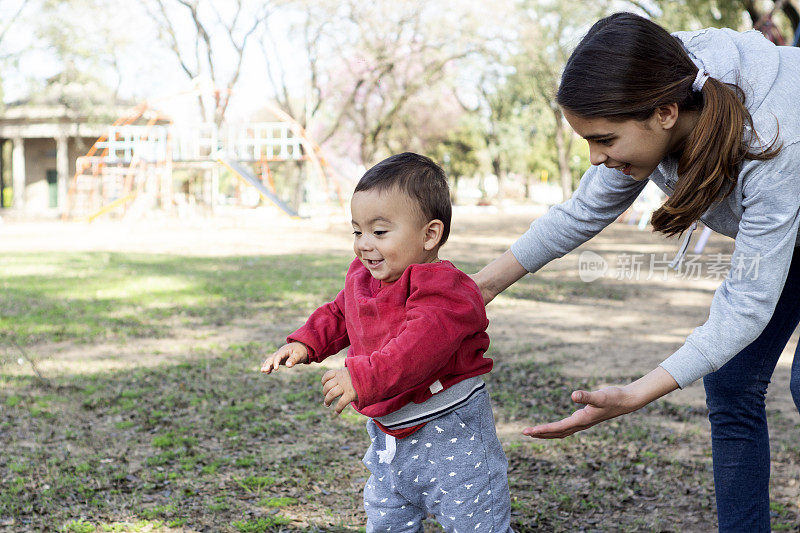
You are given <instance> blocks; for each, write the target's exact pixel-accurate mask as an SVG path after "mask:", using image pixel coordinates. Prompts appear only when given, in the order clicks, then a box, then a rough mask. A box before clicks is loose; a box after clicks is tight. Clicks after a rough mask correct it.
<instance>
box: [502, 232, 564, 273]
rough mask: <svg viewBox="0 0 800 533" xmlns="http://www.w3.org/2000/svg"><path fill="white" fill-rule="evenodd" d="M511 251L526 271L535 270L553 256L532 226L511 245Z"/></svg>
mask: <svg viewBox="0 0 800 533" xmlns="http://www.w3.org/2000/svg"><path fill="white" fill-rule="evenodd" d="M511 253H512V254H514V258H515V259H516V260H517V261H519V264H520V265H522V266H523V267H524V268H525V270H527V271H528V272H536V271H537V270H539V269H540V268H542V267H543V266H544V265H546V264H547V263H548V262H549V261H550V260H552V259H553V258H554V256H553V255H552V254H550V253H549V252H548V250H547V248H546V247H545V245H544V243H543V242H542V240H541V239H540V238H539V237H538V236H537V235H536V231H535V230H533V229H532V228H531V229H529V230H528V231H526V232H525V233H523V234H522V236H521V237H520V238H519V239H517V240H516V241H515V242H514V243H513V244H512V245H511Z"/></svg>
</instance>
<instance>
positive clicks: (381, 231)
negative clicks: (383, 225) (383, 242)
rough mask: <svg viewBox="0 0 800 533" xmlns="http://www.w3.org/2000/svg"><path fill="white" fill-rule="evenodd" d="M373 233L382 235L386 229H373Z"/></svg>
mask: <svg viewBox="0 0 800 533" xmlns="http://www.w3.org/2000/svg"><path fill="white" fill-rule="evenodd" d="M372 233H374V234H375V235H377V236H379V237H380V236H381V235H383V234H384V233H386V230H377V231H373V232H372Z"/></svg>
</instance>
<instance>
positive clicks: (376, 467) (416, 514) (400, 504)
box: [364, 389, 513, 533]
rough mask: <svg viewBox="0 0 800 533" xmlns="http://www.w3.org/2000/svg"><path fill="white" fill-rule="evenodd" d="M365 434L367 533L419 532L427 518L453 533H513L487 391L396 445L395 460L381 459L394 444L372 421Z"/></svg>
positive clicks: (502, 461) (504, 463)
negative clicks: (367, 472) (428, 515)
mask: <svg viewBox="0 0 800 533" xmlns="http://www.w3.org/2000/svg"><path fill="white" fill-rule="evenodd" d="M367 431H369V435H370V438H371V439H372V444H371V445H370V447H369V449H368V450H367V453H366V455H365V456H364V464H365V465H366V466H367V468H368V469H369V470H370V472H371V473H372V475H371V476H370V478H369V479H368V480H367V484H366V486H365V487H364V508H365V510H366V511H367V533H372V532H377V531H391V532H392V533H397V532H408V533H410V532H418V531H421V530H422V527H421V526H422V521H423V520H424V519H425V517H426V516H427V514H428V513H432V514H433V515H434V516H435V517H436V519H437V520H438V521H439V523H440V524H441V525H442V526H443V527H444V529H445V531H448V532H452V533H489V532H493V533H506V532H508V531H513V530H512V529H511V527H510V525H509V524H510V521H511V506H510V498H509V493H508V479H507V477H506V469H507V467H508V461H507V459H506V456H505V453H503V448H502V446H501V445H500V441H499V440H498V439H497V433H496V432H495V427H494V417H493V416H492V408H491V406H490V405H489V395H488V393H487V392H486V390H485V389H484V390H481V391H480V392H478V393H477V394H475V395H474V396H473V397H472V398H471V399H470V400H469V401H468V402H467V403H466V404H465V405H463V406H462V407H460V408H458V409H456V410H455V411H452V412H450V413H448V414H446V415H444V416H441V417H439V418H436V419H434V420H431V421H430V422H428V423H427V424H425V426H424V427H423V428H422V429H420V430H419V431H417V432H415V433H414V434H412V435H409V436H408V437H406V438H404V439H395V446H394V448H395V449H394V453H393V457H390V456H391V455H392V454H389V456H387V454H386V452H385V450H386V449H387V440H392V439H393V437H389V436H388V435H386V434H385V433H383V432H382V431H381V430H380V429H378V427H377V426H376V425H375V422H373V421H372V420H371V419H370V420H369V422H367ZM387 437H388V439H387ZM391 444H392V443H389V446H388V448H393V446H392V445H391ZM378 452H381V454H380V456H379V453H378ZM381 456H382V457H381ZM387 459H389V461H390V462H389V463H387V462H385V461H386V460H387Z"/></svg>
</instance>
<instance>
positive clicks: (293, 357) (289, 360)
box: [261, 342, 308, 374]
mask: <svg viewBox="0 0 800 533" xmlns="http://www.w3.org/2000/svg"><path fill="white" fill-rule="evenodd" d="M297 363H308V348H306V346H305V344H303V343H301V342H290V343H289V344H284V345H283V346H281V347H280V348H279V349H278V351H277V352H275V353H274V354H272V355H270V356H269V357H267V359H266V360H265V361H264V364H263V365H261V371H262V372H263V373H265V374H269V373H271V372H272V371H273V370H274V371H277V370H278V367H279V366H280V365H282V364H285V365H286V367H287V368H291V367H293V366H294V365H296V364H297Z"/></svg>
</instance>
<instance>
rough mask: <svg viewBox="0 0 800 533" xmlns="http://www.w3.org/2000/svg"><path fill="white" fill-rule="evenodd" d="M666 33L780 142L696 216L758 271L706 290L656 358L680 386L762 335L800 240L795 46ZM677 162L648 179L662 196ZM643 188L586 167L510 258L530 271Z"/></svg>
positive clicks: (755, 35)
mask: <svg viewBox="0 0 800 533" xmlns="http://www.w3.org/2000/svg"><path fill="white" fill-rule="evenodd" d="M674 36H675V37H677V38H678V39H680V40H681V42H682V43H683V45H684V47H685V48H686V50H687V51H688V52H689V55H690V56H691V57H692V60H693V61H694V62H695V64H697V65H698V66H699V67H700V68H705V69H706V71H708V73H709V74H710V75H711V77H712V78H715V79H718V80H721V81H723V82H726V83H735V84H736V85H738V86H739V87H741V88H742V89H743V90H744V92H745V104H746V105H747V107H748V109H749V110H750V113H751V115H752V117H753V125H754V127H755V130H756V134H757V135H756V137H754V138H755V139H756V141H757V139H759V138H760V139H761V140H762V142H763V143H764V144H768V143H769V142H770V141H771V140H772V139H773V138H774V137H775V135H776V133H779V137H778V139H779V140H778V142H779V143H780V144H781V145H782V147H783V148H782V150H781V153H780V155H778V156H777V157H776V158H774V159H771V160H768V161H751V160H748V161H745V163H744V164H743V165H742V168H741V171H740V173H739V177H738V182H737V185H736V188H735V189H734V190H733V192H732V193H731V194H730V195H729V196H728V197H727V198H725V199H724V200H723V201H721V202H719V203H717V204H714V205H713V206H712V207H711V208H710V209H709V210H708V211H707V212H706V213H705V214H704V215H703V216H702V217H701V221H702V222H703V223H704V224H705V225H707V226H708V227H710V228H711V229H713V230H715V231H717V232H719V233H722V234H723V235H727V236H728V237H731V238H734V239H735V250H734V253H733V256H732V258H731V265H740V264H748V265H751V266H752V265H753V263H754V261H755V264H756V266H757V272H751V273H750V274H749V275H744V276H743V275H736V276H734V275H731V274H732V273H733V272H734V269H733V268H732V269H731V272H729V274H728V276H727V277H726V279H725V280H724V281H723V283H722V284H721V285H720V287H719V288H718V289H717V291H716V292H715V293H714V298H713V301H712V303H711V309H710V311H709V315H708V320H707V321H706V323H705V324H703V325H702V326H700V327H698V328H696V329H695V330H694V331H693V332H692V333H691V335H689V337H688V338H687V339H686V342H685V344H684V345H683V346H682V347H681V348H679V349H678V350H677V351H676V352H675V353H673V354H672V355H671V356H669V357H668V358H667V359H666V360H665V361H664V362H662V363H661V366H662V367H663V368H664V369H665V370H666V371H667V372H669V374H670V375H671V376H672V377H673V378H675V380H676V381H677V382H678V385H679V386H680V387H681V388H683V387H685V386H686V385H689V384H690V383H692V382H694V381H695V380H697V379H699V378H700V377H702V376H704V375H705V374H708V373H709V372H713V371H715V370H717V369H719V368H720V367H721V366H722V365H724V364H725V363H726V362H727V361H729V360H730V359H731V358H732V357H733V356H735V355H736V354H737V353H739V352H740V351H741V350H742V349H744V348H745V347H746V346H747V345H748V344H750V343H751V342H753V341H754V340H755V339H756V338H757V337H758V336H759V335H760V334H761V332H762V331H763V330H764V328H765V327H766V325H767V322H769V320H770V318H771V317H772V313H773V311H774V310H775V306H776V304H777V302H778V298H779V296H780V294H781V291H782V289H783V285H784V283H785V281H786V275H787V272H788V270H789V264H790V262H791V259H792V255H793V253H794V249H795V247H796V246H798V245H800V236H799V235H798V227H799V226H800V142H798V141H800V48H793V47H778V46H775V45H773V44H772V43H771V42H769V41H768V40H767V39H765V38H764V37H763V36H762V35H761V33H759V32H757V31H754V30H753V31H748V32H744V33H739V32H736V31H733V30H729V29H714V28H709V29H704V30H699V31H693V32H679V33H675V34H674ZM778 128H779V129H778ZM756 141H754V144H756V145H757V142H756ZM677 166H678V162H677V160H675V159H673V158H667V159H665V160H664V161H662V162H661V164H660V165H659V166H658V168H657V169H656V170H655V172H653V174H652V175H651V176H650V178H649V179H650V180H652V181H653V182H654V183H655V184H656V185H658V187H659V188H661V189H662V190H663V191H664V192H665V193H667V194H668V195H669V194H671V193H672V191H673V190H674V186H675V183H676V182H677V179H678V176H677ZM645 184H646V180H643V181H636V180H634V179H633V178H631V177H629V176H626V175H624V174H623V173H622V172H620V171H619V170H615V169H609V168H607V167H605V166H596V167H591V168H590V169H589V170H587V171H586V173H585V174H584V175H583V177H582V178H581V182H580V185H579V186H578V189H577V190H576V191H575V194H574V195H573V196H572V198H570V199H569V200H567V201H566V202H564V203H562V204H560V205H557V206H554V207H553V208H552V209H550V210H549V211H548V212H547V213H546V214H545V215H544V216H542V217H541V218H539V219H537V220H535V221H534V222H533V223H532V224H531V227H530V229H529V230H528V231H527V232H526V233H525V234H524V235H523V236H522V237H520V239H519V240H517V241H516V242H515V243H514V244H513V245H512V246H511V251H512V253H513V254H514V257H516V259H517V260H518V261H519V262H520V264H522V266H524V267H525V268H526V269H527V270H528V271H529V272H535V271H537V270H538V269H539V268H541V267H542V266H544V265H545V264H546V263H548V262H549V261H551V260H552V259H555V258H557V257H561V256H563V255H565V254H567V253H568V252H570V251H572V250H573V249H575V248H576V247H577V246H579V245H581V244H583V243H584V242H586V241H587V240H589V239H591V238H592V237H594V236H595V235H596V234H597V233H599V232H600V231H601V230H602V229H603V228H605V227H606V226H607V225H609V224H610V223H611V222H613V221H614V220H616V219H617V217H619V216H620V215H621V214H622V213H623V212H624V211H625V210H626V209H627V208H628V207H629V206H630V205H631V204H632V203H633V201H634V200H635V199H636V197H637V196H638V195H639V193H640V192H641V191H642V189H643V188H644V186H645ZM741 262H743V263H741ZM739 273H740V274H741V272H739ZM798 297H800V295H798Z"/></svg>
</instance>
